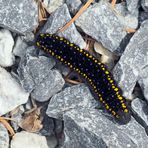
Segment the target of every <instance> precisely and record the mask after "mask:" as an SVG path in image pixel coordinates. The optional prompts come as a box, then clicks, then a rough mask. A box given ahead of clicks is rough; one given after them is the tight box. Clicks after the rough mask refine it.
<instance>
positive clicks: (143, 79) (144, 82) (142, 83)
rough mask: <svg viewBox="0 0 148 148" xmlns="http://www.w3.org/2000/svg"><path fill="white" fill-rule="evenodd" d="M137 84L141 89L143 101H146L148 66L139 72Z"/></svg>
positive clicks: (147, 93)
mask: <svg viewBox="0 0 148 148" xmlns="http://www.w3.org/2000/svg"><path fill="white" fill-rule="evenodd" d="M147 58H148V57H147ZM147 61H148V59H147ZM147 65H148V64H147ZM138 82H139V84H140V86H141V88H142V91H143V94H144V97H145V99H146V100H147V101H148V66H146V67H145V68H143V69H142V70H141V72H140V77H139V80H138Z"/></svg>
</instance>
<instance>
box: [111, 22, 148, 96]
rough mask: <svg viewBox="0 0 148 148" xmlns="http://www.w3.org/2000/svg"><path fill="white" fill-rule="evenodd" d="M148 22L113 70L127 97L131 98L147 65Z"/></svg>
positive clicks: (137, 33) (131, 41)
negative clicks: (141, 72)
mask: <svg viewBox="0 0 148 148" xmlns="http://www.w3.org/2000/svg"><path fill="white" fill-rule="evenodd" d="M147 34H148V21H145V22H143V24H142V25H141V27H140V29H139V30H138V31H137V32H136V33H135V34H134V35H133V37H132V38H131V40H130V42H129V44H128V45H127V47H126V49H125V51H124V53H123V55H122V56H121V58H120V60H119V61H118V63H117V64H116V66H115V67H114V69H113V75H114V78H115V80H116V81H117V82H118V84H119V86H120V87H121V89H122V90H123V95H124V96H125V97H128V98H129V97H131V94H132V92H133V89H134V87H135V85H136V82H137V80H138V76H139V74H140V71H141V70H142V68H144V67H145V66H146V65H147V55H148V50H147V49H148V44H147V41H148V36H147Z"/></svg>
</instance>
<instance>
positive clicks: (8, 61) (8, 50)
mask: <svg viewBox="0 0 148 148" xmlns="http://www.w3.org/2000/svg"><path fill="white" fill-rule="evenodd" d="M13 45H14V40H13V37H12V35H11V33H10V31H8V30H5V29H2V30H0V65H1V66H3V67H7V66H11V65H12V64H13V61H14V55H13V54H12V49H13Z"/></svg>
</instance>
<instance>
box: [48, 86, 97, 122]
mask: <svg viewBox="0 0 148 148" xmlns="http://www.w3.org/2000/svg"><path fill="white" fill-rule="evenodd" d="M94 102H95V100H94V99H93V97H92V95H91V93H90V91H89V89H88V87H86V86H85V85H75V86H72V87H67V88H65V90H63V91H62V92H60V93H58V94H56V95H54V96H53V97H52V98H51V100H50V103H49V105H48V108H47V111H46V114H47V115H48V116H49V117H53V118H57V119H62V117H63V114H64V113H65V112H67V111H69V110H71V109H73V108H78V107H81V108H83V107H84V108H85V107H86V108H91V107H94V104H93V103H94Z"/></svg>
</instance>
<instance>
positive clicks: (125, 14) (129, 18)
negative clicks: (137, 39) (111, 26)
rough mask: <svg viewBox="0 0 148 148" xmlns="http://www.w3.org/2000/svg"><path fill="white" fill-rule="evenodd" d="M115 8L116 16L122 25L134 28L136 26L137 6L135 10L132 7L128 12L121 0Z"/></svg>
mask: <svg viewBox="0 0 148 148" xmlns="http://www.w3.org/2000/svg"><path fill="white" fill-rule="evenodd" d="M115 10H116V11H117V17H118V19H119V20H120V22H121V23H122V24H123V26H124V27H125V29H126V28H132V29H136V28H137V27H138V8H137V9H136V10H134V9H132V10H133V11H132V12H129V11H128V10H127V8H126V3H125V2H122V3H119V4H116V7H115Z"/></svg>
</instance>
